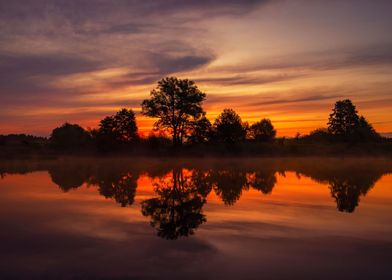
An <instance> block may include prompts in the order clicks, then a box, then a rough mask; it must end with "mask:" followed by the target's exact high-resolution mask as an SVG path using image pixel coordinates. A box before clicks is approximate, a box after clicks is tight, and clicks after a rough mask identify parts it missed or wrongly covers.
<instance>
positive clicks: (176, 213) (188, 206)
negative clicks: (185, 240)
mask: <svg viewBox="0 0 392 280" xmlns="http://www.w3.org/2000/svg"><path fill="white" fill-rule="evenodd" d="M154 186H155V192H156V193H157V194H158V195H159V197H157V198H151V199H147V200H145V201H143V202H142V213H143V215H144V216H150V217H151V225H152V226H153V227H155V228H156V230H157V234H158V236H160V237H162V238H165V239H177V238H179V237H181V236H188V235H192V234H194V232H195V229H196V228H197V227H199V225H201V224H202V223H204V222H205V221H206V218H205V215H204V214H203V213H202V207H203V205H204V204H205V203H206V199H205V194H204V193H203V192H202V193H200V191H199V188H198V186H197V185H195V184H194V182H193V181H192V180H191V178H190V177H184V174H183V171H182V169H175V170H173V175H172V177H171V178H170V180H169V181H168V182H167V181H164V180H162V181H161V182H159V183H156V184H155V185H154Z"/></svg>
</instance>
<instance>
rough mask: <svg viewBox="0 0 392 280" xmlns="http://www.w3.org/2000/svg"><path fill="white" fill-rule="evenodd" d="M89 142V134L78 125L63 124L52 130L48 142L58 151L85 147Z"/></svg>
mask: <svg viewBox="0 0 392 280" xmlns="http://www.w3.org/2000/svg"><path fill="white" fill-rule="evenodd" d="M90 141H91V137H90V134H89V133H88V132H87V131H86V130H84V129H83V128H82V127H81V126H80V125H77V124H69V123H64V124H63V125H62V126H60V127H57V128H55V129H53V131H52V134H51V136H50V142H51V144H52V145H53V147H55V148H58V149H65V150H72V149H80V148H83V147H86V146H87V145H88V144H89V143H90Z"/></svg>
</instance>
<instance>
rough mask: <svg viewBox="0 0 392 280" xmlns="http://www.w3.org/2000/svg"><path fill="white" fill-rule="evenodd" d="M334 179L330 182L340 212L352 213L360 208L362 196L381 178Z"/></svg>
mask: <svg viewBox="0 0 392 280" xmlns="http://www.w3.org/2000/svg"><path fill="white" fill-rule="evenodd" d="M362 179H365V180H355V179H353V178H333V179H330V180H329V184H330V190H331V194H332V197H333V198H335V199H336V204H337V208H338V210H339V211H342V212H348V213H351V212H353V211H354V210H355V208H356V207H357V206H358V203H359V198H360V196H361V195H363V196H365V195H366V194H367V192H368V191H369V190H370V189H371V188H372V187H373V186H374V184H375V183H376V181H377V180H378V179H379V178H374V177H373V178H370V177H369V178H362Z"/></svg>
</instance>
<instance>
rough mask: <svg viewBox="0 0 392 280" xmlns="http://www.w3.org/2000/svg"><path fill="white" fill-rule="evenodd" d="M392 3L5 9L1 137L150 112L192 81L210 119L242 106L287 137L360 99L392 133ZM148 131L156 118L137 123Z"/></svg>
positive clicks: (41, 1) (15, 5)
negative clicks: (147, 108)
mask: <svg viewBox="0 0 392 280" xmlns="http://www.w3.org/2000/svg"><path fill="white" fill-rule="evenodd" d="M391 8H392V6H391V2H390V1H387V0H384V1H383V0H376V1H365V0H359V1H358V0H357V1H354V0H348V1H322V0H316V1H309V0H293V1H284V0H277V1H272V0H247V1H239V0H238V1H237V0H225V1H194V0H189V1H178V0H171V1H169V2H168V1H165V2H163V1H154V2H146V1H139V0H136V1H125V0H118V1H114V3H113V2H111V1H100V0H89V1H87V0H82V1H76V0H70V1H61V0H54V1H48V0H26V1H20V0H16V1H3V2H2V3H1V4H0V40H1V44H0V84H1V87H0V102H1V104H2V108H1V111H0V127H1V130H0V132H1V133H9V132H22V131H26V132H28V133H38V134H42V135H48V134H49V132H50V130H51V129H52V128H53V127H55V126H57V125H59V124H60V123H62V122H64V121H70V122H78V123H80V124H82V125H83V126H91V127H95V126H97V123H98V121H99V119H101V118H102V117H103V116H105V115H107V114H112V113H113V112H114V111H116V110H117V109H119V108H120V107H122V106H128V107H131V108H133V109H135V110H136V111H139V110H140V101H141V100H142V99H144V98H146V97H147V96H148V93H149V91H150V90H151V89H152V88H153V87H154V85H155V83H156V81H157V80H158V79H160V78H161V77H164V76H166V75H176V76H179V77H182V78H185V77H187V78H191V79H194V80H195V81H196V82H197V84H198V85H199V86H200V88H201V89H202V90H203V91H205V92H206V93H207V94H208V100H207V102H206V103H205V107H206V110H207V111H208V117H209V118H211V119H214V118H215V117H216V115H217V114H218V113H219V112H220V111H221V110H222V109H223V108H225V107H233V108H234V109H235V110H237V111H238V112H239V113H240V114H241V116H243V118H244V119H245V120H247V121H249V122H253V121H255V120H257V119H260V118H262V117H269V118H271V119H272V121H273V122H274V123H275V125H276V127H277V128H278V133H279V134H280V135H294V134H295V132H297V131H300V132H307V131H309V130H310V129H312V128H316V127H319V126H325V124H326V119H327V117H328V113H329V111H330V109H331V107H332V104H333V102H334V101H335V100H337V99H339V98H346V97H348V98H352V99H353V101H354V103H355V104H357V105H358V108H359V110H360V113H362V114H364V115H365V116H367V117H368V119H369V120H370V122H372V123H374V125H375V127H376V128H377V129H378V130H379V131H382V132H390V131H392V115H391V113H390V110H388V109H389V108H390V107H391V105H392V99H391V98H390V95H391V90H390V89H391V86H392V84H391V78H390V77H391V74H392V68H391V62H392V60H391V58H392V54H391V49H392V37H391V36H390V26H392V18H391V16H390V11H391ZM139 125H140V127H141V130H142V131H146V130H148V129H149V128H150V126H151V120H146V119H145V118H143V117H142V116H139Z"/></svg>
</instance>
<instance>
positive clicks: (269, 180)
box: [0, 158, 392, 279]
mask: <svg viewBox="0 0 392 280" xmlns="http://www.w3.org/2000/svg"><path fill="white" fill-rule="evenodd" d="M391 172H392V164H391V163H390V161H389V160H387V159H276V160H272V159H271V160H268V159H253V160H247V159H225V160H217V159H215V160H213V159H189V160H186V159H180V160H146V159H144V160H143V159H76V158H75V159H72V158H68V159H65V160H56V161H24V162H21V161H19V162H13V161H4V162H0V175H1V179H0V227H1V228H0V229H1V231H0V248H1V250H0V278H1V279H8V278H10V279H392V273H391V272H390V262H391V257H392V223H391V221H392V219H391V214H392V174H391Z"/></svg>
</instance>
